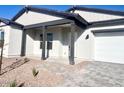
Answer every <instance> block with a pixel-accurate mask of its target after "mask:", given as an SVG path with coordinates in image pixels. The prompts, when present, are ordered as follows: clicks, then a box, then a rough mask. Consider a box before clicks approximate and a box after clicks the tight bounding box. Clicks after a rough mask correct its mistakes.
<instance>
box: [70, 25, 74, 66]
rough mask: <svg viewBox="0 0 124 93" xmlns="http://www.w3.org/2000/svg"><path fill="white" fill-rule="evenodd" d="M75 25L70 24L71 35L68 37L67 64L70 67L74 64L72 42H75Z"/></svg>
mask: <svg viewBox="0 0 124 93" xmlns="http://www.w3.org/2000/svg"><path fill="white" fill-rule="evenodd" d="M74 35H75V23H71V35H70V40H71V41H70V56H69V63H70V64H71V65H74V64H75V61H74V42H75V38H74Z"/></svg>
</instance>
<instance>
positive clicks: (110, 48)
mask: <svg viewBox="0 0 124 93" xmlns="http://www.w3.org/2000/svg"><path fill="white" fill-rule="evenodd" d="M106 34H107V33H106ZM115 34H116V33H115ZM120 34H121V35H119V34H118V36H117V35H114V34H113V35H110V36H108V35H105V34H104V35H103V34H102V35H101V36H100V33H99V35H98V36H97V34H96V36H95V60H98V61H105V62H113V63H124V36H123V35H122V34H124V32H123V33H122V32H121V33H120Z"/></svg>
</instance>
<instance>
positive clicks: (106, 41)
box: [75, 25, 124, 64]
mask: <svg viewBox="0 0 124 93" xmlns="http://www.w3.org/2000/svg"><path fill="white" fill-rule="evenodd" d="M119 28H124V25H120V26H109V27H97V28H90V29H86V30H83V29H81V28H78V29H77V31H76V32H77V34H78V35H77V39H76V42H75V58H81V59H84V60H96V61H105V62H112V63H123V64H124V58H123V55H124V54H123V52H124V49H123V47H124V43H123V41H124V32H114V33H112V32H111V33H99V34H95V35H94V34H93V33H92V31H93V30H102V29H119ZM87 34H89V39H87V40H86V39H85V37H86V35H87ZM75 36H76V35H75Z"/></svg>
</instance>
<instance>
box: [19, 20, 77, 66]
mask: <svg viewBox="0 0 124 93" xmlns="http://www.w3.org/2000/svg"><path fill="white" fill-rule="evenodd" d="M22 38H23V40H22V48H21V56H27V57H32V58H38V59H42V60H46V59H47V60H48V59H60V60H61V59H66V62H67V60H68V62H69V64H71V65H73V64H75V60H74V46H75V45H74V42H75V22H74V21H72V20H68V19H62V20H56V21H50V22H44V23H38V24H33V25H28V26H25V27H24V30H23V36H22Z"/></svg>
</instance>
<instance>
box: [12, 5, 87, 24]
mask: <svg viewBox="0 0 124 93" xmlns="http://www.w3.org/2000/svg"><path fill="white" fill-rule="evenodd" d="M26 11H27V12H28V11H33V12H38V13H44V14H49V15H53V16H57V17H62V18H66V19H71V20H75V21H79V22H81V23H83V24H85V25H88V22H87V21H86V20H85V19H83V18H82V17H80V15H78V14H74V13H67V12H63V11H55V10H50V9H45V8H36V7H32V6H27V7H25V8H23V9H22V10H21V11H20V12H18V13H17V15H16V16H15V17H13V18H12V21H15V20H16V19H18V18H19V17H20V16H21V15H22V14H23V13H25V12H26Z"/></svg>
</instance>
